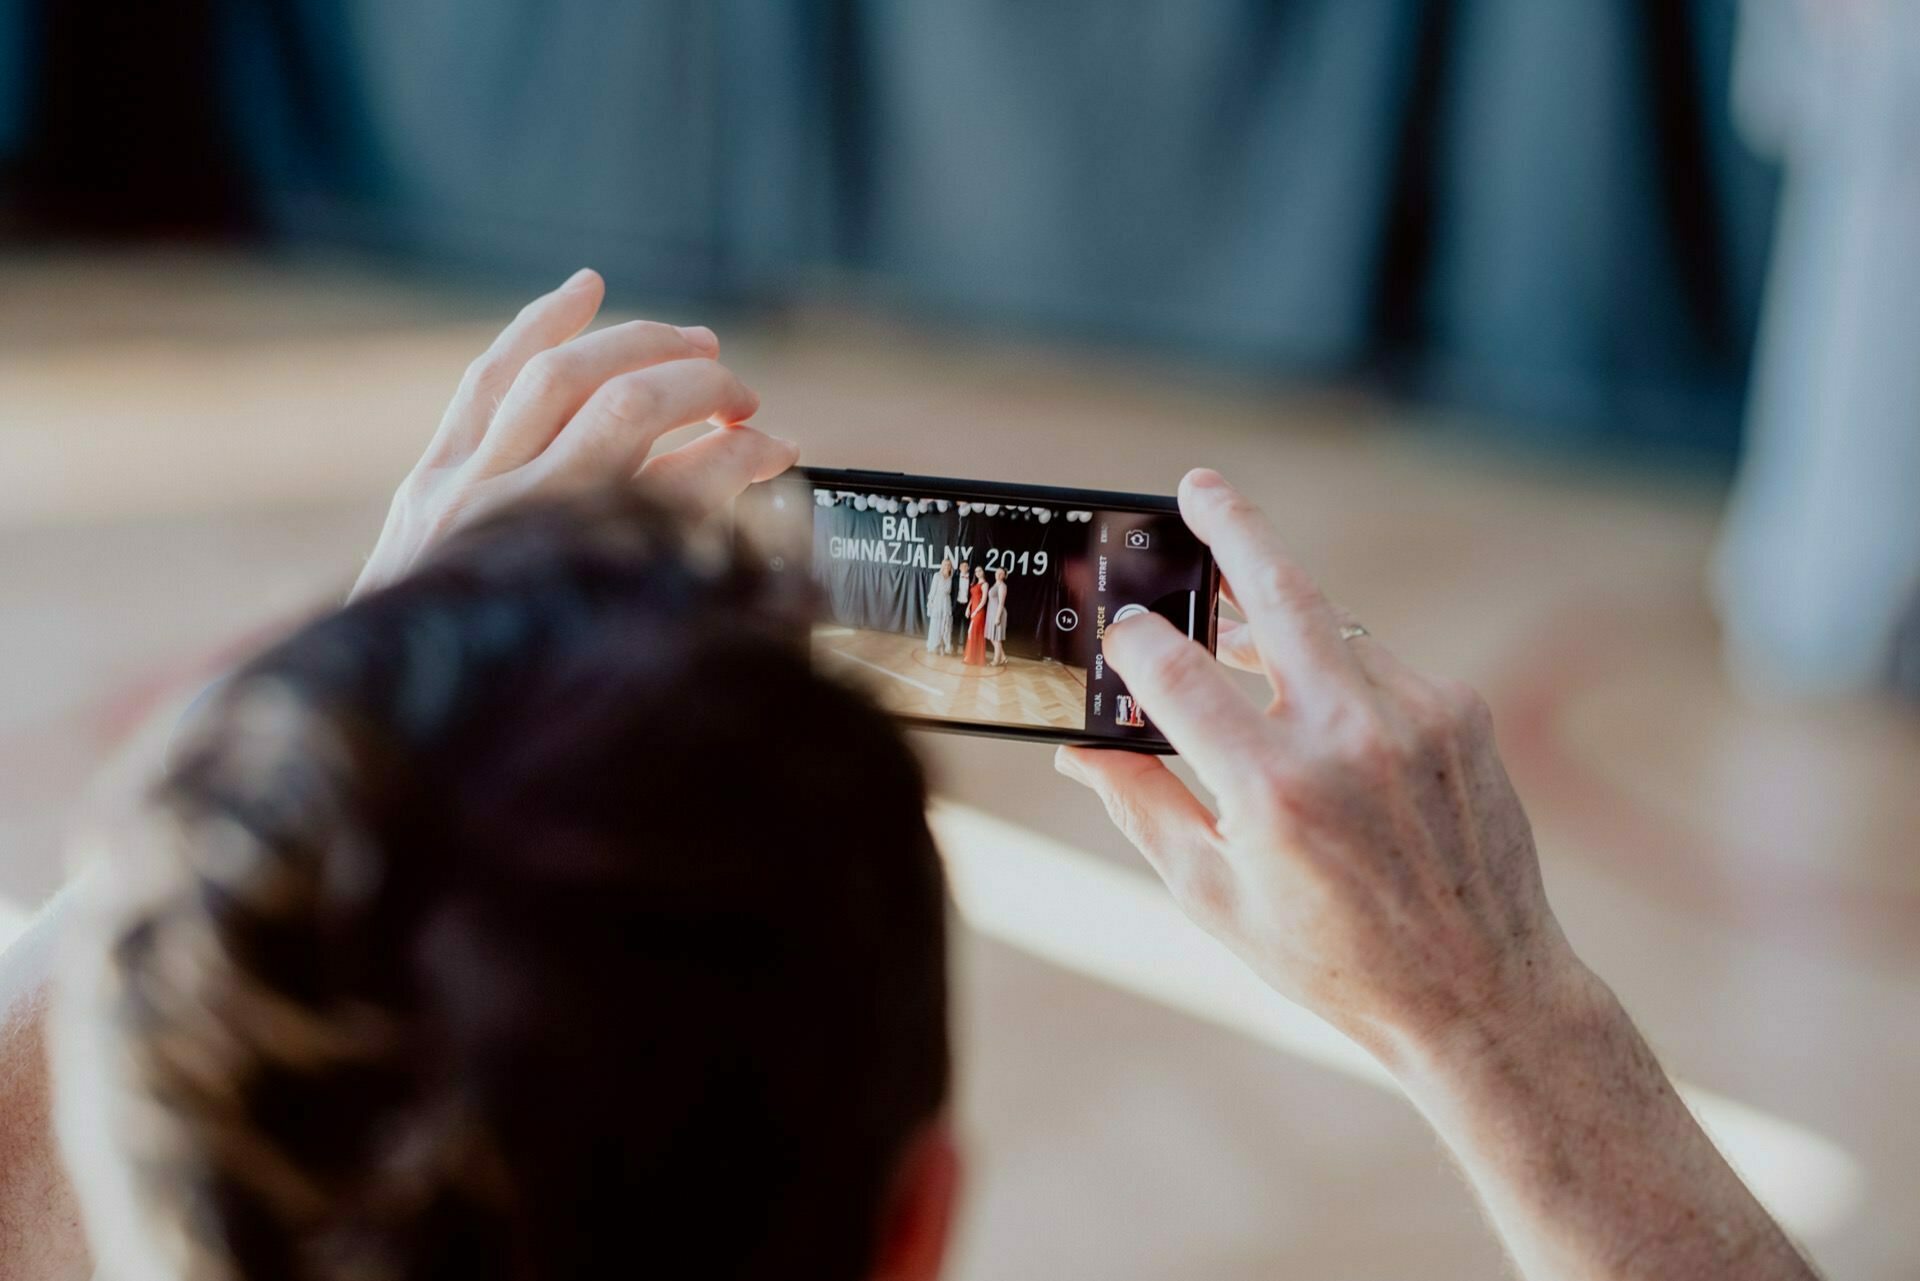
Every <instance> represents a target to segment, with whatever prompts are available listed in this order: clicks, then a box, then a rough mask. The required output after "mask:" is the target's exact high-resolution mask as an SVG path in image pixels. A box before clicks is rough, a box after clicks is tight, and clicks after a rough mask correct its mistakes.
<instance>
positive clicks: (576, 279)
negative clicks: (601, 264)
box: [560, 267, 593, 289]
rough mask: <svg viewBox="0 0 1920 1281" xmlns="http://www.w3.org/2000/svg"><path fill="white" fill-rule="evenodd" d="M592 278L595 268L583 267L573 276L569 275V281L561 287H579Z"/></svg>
mask: <svg viewBox="0 0 1920 1281" xmlns="http://www.w3.org/2000/svg"><path fill="white" fill-rule="evenodd" d="M591 279H593V268H591V267H582V268H581V269H580V270H578V271H576V272H574V273H573V274H572V275H571V276H568V277H567V283H566V284H564V285H562V286H560V287H561V288H562V289H578V288H579V287H580V286H581V285H584V284H586V283H587V282H588V281H589V280H591Z"/></svg>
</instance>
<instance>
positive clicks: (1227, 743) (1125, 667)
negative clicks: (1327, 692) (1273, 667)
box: [1101, 614, 1275, 796]
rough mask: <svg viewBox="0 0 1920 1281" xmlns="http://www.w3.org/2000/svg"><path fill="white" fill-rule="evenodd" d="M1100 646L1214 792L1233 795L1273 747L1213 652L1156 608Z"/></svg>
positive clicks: (1112, 630)
mask: <svg viewBox="0 0 1920 1281" xmlns="http://www.w3.org/2000/svg"><path fill="white" fill-rule="evenodd" d="M1101 644H1102V647H1103V650H1104V652H1105V655H1106V662H1107V666H1109V667H1111V668H1112V669H1113V670H1114V672H1115V673H1116V674H1117V675H1118V676H1119V677H1120V679H1121V680H1123V681H1125V682H1126V683H1127V689H1128V690H1129V691H1131V692H1132V694H1133V696H1134V697H1135V698H1137V699H1138V700H1139V701H1140V707H1141V709H1142V710H1143V711H1145V712H1146V714H1147V715H1148V716H1150V717H1152V718H1153V723H1154V725H1155V726H1157V727H1158V728H1159V730H1160V732H1161V733H1163V734H1165V735H1166V736H1167V741H1168V742H1169V743H1172V744H1173V746H1174V750H1175V751H1177V752H1179V753H1180V755H1182V756H1184V757H1186V758H1187V760H1189V761H1190V762H1192V764H1193V768H1194V772H1195V773H1197V774H1199V776H1200V781H1201V782H1203V783H1205V784H1206V785H1207V788H1208V790H1210V791H1212V792H1213V793H1214V794H1215V795H1217V796H1231V795H1235V794H1236V793H1237V792H1238V791H1239V785H1240V783H1241V781H1242V780H1243V779H1245V778H1247V777H1248V776H1249V775H1251V774H1252V773H1253V771H1254V767H1256V766H1257V765H1258V764H1259V763H1260V762H1263V761H1265V760H1266V759H1267V757H1268V756H1269V755H1271V753H1272V752H1273V751H1274V750H1275V744H1274V743H1273V741H1272V740H1271V739H1270V737H1269V736H1268V729H1269V726H1268V723H1267V721H1266V718H1265V717H1263V716H1261V715H1260V713H1259V711H1258V710H1256V709H1255V708H1254V706H1253V704H1251V703H1249V702H1248V701H1247V700H1246V699H1244V698H1242V697H1241V696H1240V692H1239V691H1238V690H1236V689H1234V687H1233V686H1232V684H1230V683H1229V682H1228V680H1227V677H1226V673H1224V672H1222V671H1221V670H1220V665H1219V664H1218V663H1216V662H1214V660H1213V655H1211V654H1209V653H1207V651H1206V649H1205V648H1204V647H1203V646H1201V645H1198V644H1196V643H1194V642H1193V641H1192V640H1190V639H1188V638H1187V637H1186V636H1185V635H1183V634H1182V633H1181V632H1180V631H1179V629H1177V628H1176V627H1174V625H1173V624H1172V623H1169V622H1168V621H1167V620H1166V619H1164V618H1162V617H1160V616H1159V615H1158V614H1147V615H1143V616H1141V617H1138V618H1130V619H1128V620H1127V621H1126V622H1124V623H1116V624H1114V625H1113V626H1111V627H1109V628H1107V630H1106V634H1105V636H1104V637H1102V640H1101Z"/></svg>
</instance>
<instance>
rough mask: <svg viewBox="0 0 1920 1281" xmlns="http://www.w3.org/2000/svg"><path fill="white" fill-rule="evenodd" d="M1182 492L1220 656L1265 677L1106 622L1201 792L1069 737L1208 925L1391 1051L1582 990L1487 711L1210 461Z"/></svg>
mask: <svg viewBox="0 0 1920 1281" xmlns="http://www.w3.org/2000/svg"><path fill="white" fill-rule="evenodd" d="M1180 510H1181V513H1182V515H1183V516H1184V517H1185V519H1186V521H1187V524H1188V525H1190V526H1191V527H1192V529H1193V531H1194V533H1195V534H1196V535H1198V536H1199V538H1200V539H1201V540H1202V541H1203V542H1205V543H1206V544H1207V545H1208V546H1210V547H1211V548H1212V549H1213V553H1214V556H1215V558H1216V559H1217V561H1218V562H1219V565H1220V568H1221V571H1222V574H1223V576H1224V578H1225V580H1226V588H1227V591H1228V594H1229V599H1230V601H1232V602H1233V603H1234V604H1235V605H1236V606H1237V607H1238V608H1239V609H1240V610H1241V611H1242V612H1243V613H1244V615H1245V617H1246V622H1245V623H1243V624H1239V625H1228V626H1227V627H1226V629H1225V630H1224V631H1223V634H1222V637H1221V641H1220V646H1219V652H1220V660H1221V661H1224V662H1227V663H1230V664H1232V665H1234V666H1237V667H1241V668H1244V669H1246V670H1248V671H1253V672H1259V673H1262V674H1264V675H1265V676H1266V677H1267V679H1268V680H1269V681H1270V682H1271V685H1272V689H1273V695H1274V697H1273V702H1272V704H1271V706H1269V707H1267V708H1266V709H1264V710H1261V709H1258V708H1256V707H1254V706H1253V705H1252V704H1251V703H1250V702H1249V701H1248V700H1247V699H1246V698H1245V697H1243V696H1242V694H1241V693H1240V691H1239V690H1237V689H1235V688H1234V687H1233V685H1232V683H1231V682H1230V681H1229V680H1228V678H1227V676H1226V674H1225V673H1224V672H1223V671H1221V669H1220V667H1219V665H1218V664H1217V663H1216V661H1215V659H1214V658H1212V657H1211V656H1209V655H1208V653H1207V652H1206V650H1205V649H1204V648H1203V647H1201V646H1200V645H1198V644H1196V643H1194V642H1193V641H1191V640H1189V639H1188V638H1187V637H1185V636H1184V635H1182V634H1181V633H1180V632H1178V631H1177V630H1176V629H1175V628H1174V627H1172V626H1171V625H1170V624H1168V623H1167V622H1166V621H1164V620H1163V619H1161V618H1159V617H1157V616H1154V615H1147V616H1145V617H1141V618H1136V619H1130V620H1129V621H1127V622H1125V623H1122V624H1119V625H1117V626H1114V627H1111V628H1109V629H1108V631H1107V633H1106V636H1105V640H1104V644H1105V652H1106V658H1107V662H1108V663H1109V664H1110V665H1111V666H1112V668H1113V670H1114V671H1115V672H1117V673H1119V675H1120V676H1121V678H1122V679H1123V680H1125V681H1126V683H1127V687H1128V688H1129V689H1130V690H1131V691H1132V692H1133V694H1134V696H1135V697H1136V698H1138V699H1139V701H1140V705H1141V707H1142V709H1143V710H1145V711H1146V713H1147V714H1148V715H1150V716H1151V717H1152V718H1153V721H1154V723H1155V724H1156V725H1157V726H1159V728H1160V729H1161V730H1162V731H1163V732H1164V733H1165V734H1166V736H1167V738H1168V740H1169V741H1171V742H1172V744H1173V746H1174V747H1175V748H1176V749H1177V750H1178V751H1179V752H1180V754H1181V756H1183V757H1184V758H1185V759H1186V760H1187V761H1188V762H1189V763H1191V765H1192V766H1193V769H1194V771H1195V773H1196V774H1197V775H1198V776H1199V779H1200V781H1201V782H1202V783H1203V784H1205V785H1206V787H1207V788H1208V790H1209V791H1211V792H1212V793H1213V795H1214V796H1215V798H1216V800H1217V804H1218V807H1219V815H1218V817H1217V818H1216V817H1215V815H1214V814H1212V813H1211V812H1209V811H1208V810H1207V808H1206V807H1205V806H1204V805H1202V804H1201V802H1200V800H1199V799H1198V798H1197V797H1195V796H1194V794H1193V793H1192V792H1191V791H1189V790H1188V788H1187V787H1186V785H1185V784H1184V783H1182V782H1181V781H1180V779H1179V778H1178V777H1177V776H1176V775H1174V774H1173V773H1172V772H1170V771H1169V770H1168V769H1167V768H1166V766H1165V765H1164V764H1162V762H1161V761H1160V759H1159V758H1157V757H1153V756H1145V755H1138V754H1134V753H1129V752H1121V751H1101V750H1093V749H1087V748H1062V749H1061V750H1060V753H1059V755H1058V758H1057V764H1058V766H1059V768H1060V770H1061V772H1063V773H1065V774H1067V775H1068V776H1070V777H1072V778H1074V779H1077V780H1078V781H1080V782H1082V783H1085V784H1087V785H1088V786H1090V787H1092V788H1093V789H1094V790H1095V791H1096V792H1098V793H1099V795H1100V797H1101V799H1102V800H1103V801H1104V802H1105V804H1106V807H1107V810H1108V812H1109V813H1110V814H1111V815H1112V816H1113V819H1114V821H1115V822H1116V823H1117V824H1118V825H1119V827H1120V829H1121V830H1122V831H1123V832H1124V833H1125V834H1126V835H1127V837H1128V838H1129V839H1130V840H1131V841H1132V842H1133V843H1134V844H1135V845H1136V846H1137V847H1138V848H1139V849H1140V851H1141V852H1142V853H1143V854H1144V855H1145V856H1146V857H1147V860H1148V861H1149V862H1150V863H1151V864H1152V865H1153V867H1154V869H1155V870H1156V871H1158V872H1159V873H1160V875H1161V877H1162V878H1163V879H1164V880H1165V881H1166V883H1167V885H1168V887H1169V889H1170V890H1171V891H1172V892H1173V895H1174V897H1175V899H1176V900H1177V901H1178V902H1179V903H1180V905H1181V906H1182V907H1183V908H1184V909H1185V910H1186V911H1187V913H1188V914H1189V915H1190V916H1192V917H1193V919H1194V920H1195V921H1197V922H1198V923H1199V924H1200V925H1201V926H1203V927H1204V928H1205V929H1207V930H1208V931H1209V932H1210V933H1212V934H1214V935H1215V936H1216V937H1218V938H1219V939H1221V940H1222V941H1223V942H1225V943H1226V944H1227V945H1228V946H1229V947H1230V948H1232V949H1233V950H1234V951H1235V952H1236V953H1238V954H1239V955H1240V957H1241V958H1242V959H1243V960H1245V961H1246V962H1247V963H1248V964H1249V965H1251V966H1252V967H1253V968H1254V970H1255V971H1257V972H1258V973H1259V974H1260V975H1261V976H1262V977H1263V978H1265V979H1266V980H1267V981H1268V982H1269V983H1271V984H1272V985H1273V986H1274V987H1276V988H1277V989H1279V990H1280V991H1281V992H1282V993H1283V994H1285V995H1287V996H1289V997H1292V998H1293V999H1295V1000H1298V1001H1300V1002H1302V1003H1303V1004H1305V1005H1307V1006H1308V1007H1309V1008H1311V1009H1313V1010H1315V1011H1316V1012H1318V1013H1319V1014H1321V1015H1322V1016H1323V1017H1325V1018H1326V1019H1327V1020H1328V1021H1330V1022H1332V1023H1333V1024H1334V1025H1335V1026H1337V1027H1339V1028H1341V1029H1342V1030H1343V1031H1345V1032H1347V1033H1348V1034H1349V1035H1350V1036H1352V1037H1354V1039H1356V1040H1358V1041H1360V1042H1361V1043H1362V1044H1363V1045H1366V1046H1367V1047H1368V1048H1370V1049H1372V1050H1373V1051H1374V1052H1375V1053H1376V1054H1377V1055H1379V1056H1380V1057H1381V1058H1382V1059H1383V1060H1385V1061H1386V1062H1388V1064H1389V1066H1393V1065H1394V1064H1395V1063H1396V1062H1397V1061H1399V1060H1401V1059H1403V1058H1404V1057H1405V1056H1406V1055H1408V1054H1409V1053H1415V1054H1424V1053H1425V1052H1427V1051H1432V1050H1436V1049H1440V1048H1442V1047H1443V1046H1444V1044H1445V1043H1446V1041H1447V1040H1448V1039H1449V1038H1450V1037H1452V1036H1454V1035H1455V1034H1456V1033H1464V1034H1466V1035H1467V1036H1469V1037H1471V1038H1472V1039H1475V1040H1476V1041H1477V1040H1478V1039H1480V1038H1483V1037H1485V1036H1487V1035H1492V1034H1497V1033H1498V1032H1499V1030H1500V1029H1501V1028H1502V1027H1503V1026H1505V1024H1506V1022H1507V1021H1509V1020H1514V1019H1522V1020H1524V1019H1527V1018H1529V1017H1531V1016H1532V1015H1533V1014H1534V1013H1535V1012H1537V1011H1539V1010H1541V1009H1543V1008H1545V1006H1544V1005H1543V1004H1542V1003H1543V1002H1549V1003H1550V1002H1552V1001H1553V1000H1555V999H1557V998H1558V997H1559V996H1560V995H1561V994H1563V993H1565V992H1567V991H1570V990H1572V989H1574V988H1575V987H1577V984H1578V983H1579V982H1580V980H1581V978H1582V976H1583V975H1585V970H1584V967H1582V966H1580V965H1579V963H1578V962H1577V961H1576V960H1575V959H1574V957H1573V954H1572V952H1571V950H1570V949H1569V948H1568V946H1567V944H1566V941H1565V938H1564V936H1563V935H1562V934H1561V932H1560V928H1559V925H1558V924H1557V922H1556V921H1555V920H1554V917H1553V913H1552V911H1551V910H1550V909H1549V908H1548V906H1547V900H1546V895H1545V893H1544V892H1543V890H1542V888H1541V882H1540V869H1539V864H1538V861H1537V859H1536V856H1535V852H1534V845H1533V837H1532V833H1531V830H1530V828H1529V826H1528V823H1527V818H1526V815H1525V813H1524V812H1523V811H1522V810H1521V808H1520V802H1519V799H1518V798H1517V797H1516V796H1515V795H1514V791H1513V788H1512V786H1511V785H1510V784H1509V783H1508V781H1507V775H1506V771H1505V769H1504V767H1503V766H1502V765H1501V762H1500V757H1499V753H1498V752H1497V751H1496V750H1495V747H1494V741H1493V725H1492V721H1491V719H1490V717H1489V715H1488V712H1487V708H1486V705H1485V704H1484V703H1483V702H1482V701H1481V699H1480V697H1479V696H1478V695H1477V694H1475V693H1474V692H1473V690H1471V689H1469V688H1468V687H1467V686H1465V685H1463V684H1460V683H1459V682H1457V681H1450V680H1440V679H1433V678H1429V677H1425V676H1422V675H1420V674H1419V673H1417V672H1414V671H1412V670H1410V669H1408V668H1407V667H1405V666H1404V665H1402V664H1401V663H1400V662H1399V661H1397V660H1396V659H1395V658H1394V657H1393V656H1392V655H1391V654H1389V653H1388V652H1387V650H1386V649H1385V647H1384V646H1382V645H1381V644H1380V642H1379V641H1377V640H1375V639H1373V638H1371V637H1369V636H1365V635H1358V636H1355V637H1353V638H1352V639H1342V627H1343V623H1344V619H1343V616H1342V614H1341V613H1340V612H1339V611H1338V610H1337V609H1336V608H1335V607H1334V606H1332V605H1330V604H1329V603H1328V602H1327V600H1326V599H1325V598H1324V597H1323V596H1322V595H1321V593H1320V590H1319V588H1318V587H1316V586H1315V584H1314V582H1313V580H1312V579H1311V578H1309V577H1308V575H1307V574H1306V572H1305V571H1304V570H1302V569H1301V568H1300V567H1299V566H1298V565H1296V564H1295V563H1294V562H1293V561H1292V560H1290V559H1289V558H1288V556H1287V554H1286V552H1285V551H1284V550H1283V548H1282V547H1281V544H1280V540H1279V537H1278V536H1277V535H1276V534H1275V533H1274V531H1273V528H1272V526H1271V525H1269V524H1268V522H1267V520H1266V518H1265V517H1264V516H1262V515H1261V513H1260V512H1259V510H1258V509H1256V508H1255V507H1254V506H1253V504H1252V503H1250V502H1248V501H1247V499H1245V498H1244V497H1242V496H1241V495H1240V494H1239V493H1238V492H1237V491H1236V490H1234V489H1233V488H1232V487H1231V486H1229V485H1228V484H1227V482H1226V481H1225V480H1224V479H1222V478H1221V477H1220V476H1219V475H1218V474H1217V473H1215V472H1211V471H1195V472H1192V473H1190V474H1189V475H1188V476H1187V477H1186V479H1185V480H1184V481H1183V482H1182V484H1181V487H1180Z"/></svg>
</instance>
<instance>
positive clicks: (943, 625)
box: [927, 560, 953, 654]
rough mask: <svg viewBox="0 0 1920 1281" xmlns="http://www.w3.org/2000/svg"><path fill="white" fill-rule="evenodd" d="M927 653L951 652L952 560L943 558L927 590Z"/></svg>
mask: <svg viewBox="0 0 1920 1281" xmlns="http://www.w3.org/2000/svg"><path fill="white" fill-rule="evenodd" d="M927 653H929V654H932V653H941V654H951V653H953V561H951V560H943V561H941V562H940V568H939V569H938V570H936V571H934V575H933V586H932V587H931V588H929V589H928V591H927Z"/></svg>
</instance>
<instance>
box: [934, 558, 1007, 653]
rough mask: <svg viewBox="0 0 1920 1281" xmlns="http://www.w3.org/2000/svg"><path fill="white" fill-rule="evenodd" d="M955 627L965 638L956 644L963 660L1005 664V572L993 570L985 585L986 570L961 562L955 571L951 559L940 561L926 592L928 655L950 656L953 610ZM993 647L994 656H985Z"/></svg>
mask: <svg viewBox="0 0 1920 1281" xmlns="http://www.w3.org/2000/svg"><path fill="white" fill-rule="evenodd" d="M956 607H957V609H958V613H959V620H958V626H960V627H962V628H964V629H965V631H966V639H965V640H964V641H961V642H958V644H959V646H960V648H961V659H962V661H964V662H966V663H969V664H971V665H973V666H976V667H978V666H981V665H985V666H988V667H1005V666H1006V665H1007V651H1006V640H1007V571H1006V570H1004V569H996V570H994V571H993V584H992V585H991V586H989V585H988V584H987V571H986V570H984V569H977V568H974V567H972V566H970V565H968V564H967V562H965V561H961V562H960V570H959V572H958V573H955V572H954V568H953V560H952V558H951V557H948V558H946V559H943V560H942V561H941V562H940V568H939V569H938V570H936V571H934V575H933V583H932V585H931V586H930V587H929V588H928V589H927V653H929V654H951V653H953V651H954V648H955V646H956V642H955V640H954V637H953V632H954V627H955V626H956V620H955V611H956ZM989 643H991V644H992V645H993V657H992V658H991V659H989V658H988V657H987V645H988V644H989Z"/></svg>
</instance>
